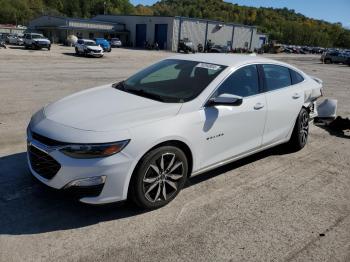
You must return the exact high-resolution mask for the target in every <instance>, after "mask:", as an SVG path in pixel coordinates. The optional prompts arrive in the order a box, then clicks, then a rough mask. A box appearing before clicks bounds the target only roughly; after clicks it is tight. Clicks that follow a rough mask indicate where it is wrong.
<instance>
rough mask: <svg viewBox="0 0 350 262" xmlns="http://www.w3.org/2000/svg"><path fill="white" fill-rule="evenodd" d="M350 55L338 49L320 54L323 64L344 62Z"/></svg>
mask: <svg viewBox="0 0 350 262" xmlns="http://www.w3.org/2000/svg"><path fill="white" fill-rule="evenodd" d="M349 57H350V56H349V55H348V54H346V53H341V52H339V51H331V52H326V53H323V54H322V56H321V61H322V62H324V63H325V64H332V63H335V64H339V63H343V64H344V63H345V62H346V61H347V60H348V58H349Z"/></svg>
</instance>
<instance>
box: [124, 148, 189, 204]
mask: <svg viewBox="0 0 350 262" xmlns="http://www.w3.org/2000/svg"><path fill="white" fill-rule="evenodd" d="M187 172H188V161H187V158H186V155H185V154H184V152H183V151H182V150H180V149H179V148H177V147H173V146H162V147H159V148H156V149H154V150H152V151H150V152H149V153H147V154H146V155H145V156H144V157H143V158H142V160H141V161H140V164H139V166H138V168H137V169H136V170H135V174H134V175H133V178H132V180H131V183H130V192H129V193H130V194H129V195H130V197H131V199H132V200H133V201H134V202H135V203H136V204H137V205H138V206H140V207H142V208H158V207H162V206H164V205H166V204H168V203H169V202H170V201H172V200H173V199H174V198H175V197H176V196H177V194H178V193H179V192H180V190H181V189H182V188H183V186H184V184H185V182H186V179H187Z"/></svg>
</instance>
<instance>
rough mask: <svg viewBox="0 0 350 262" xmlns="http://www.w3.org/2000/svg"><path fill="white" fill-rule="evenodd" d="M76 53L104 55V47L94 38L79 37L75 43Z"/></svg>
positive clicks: (95, 55)
mask: <svg viewBox="0 0 350 262" xmlns="http://www.w3.org/2000/svg"><path fill="white" fill-rule="evenodd" d="M75 53H76V54H77V55H85V56H94V57H102V56H103V48H102V47H101V46H99V45H98V44H96V42H95V41H93V40H88V39H78V41H77V43H76V44H75Z"/></svg>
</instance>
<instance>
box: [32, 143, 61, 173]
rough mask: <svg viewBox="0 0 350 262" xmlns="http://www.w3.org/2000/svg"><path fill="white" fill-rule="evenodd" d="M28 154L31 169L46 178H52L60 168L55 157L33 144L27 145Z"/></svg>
mask: <svg viewBox="0 0 350 262" xmlns="http://www.w3.org/2000/svg"><path fill="white" fill-rule="evenodd" d="M28 155H29V160H30V164H31V167H32V169H33V170H34V171H35V172H36V173H38V174H39V175H40V176H42V177H44V178H46V179H52V178H53V177H54V176H55V175H56V174H57V172H58V171H59V170H60V168H61V165H60V164H59V163H58V162H57V161H56V160H55V159H53V158H52V157H51V156H50V155H48V154H47V153H45V152H43V151H41V150H39V149H37V148H36V147H34V146H31V145H29V146H28Z"/></svg>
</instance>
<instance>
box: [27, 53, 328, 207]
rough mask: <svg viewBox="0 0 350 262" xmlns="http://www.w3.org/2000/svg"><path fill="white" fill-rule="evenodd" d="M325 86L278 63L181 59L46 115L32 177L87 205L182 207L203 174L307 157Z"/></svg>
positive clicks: (38, 122) (33, 145)
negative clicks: (189, 185)
mask: <svg viewBox="0 0 350 262" xmlns="http://www.w3.org/2000/svg"><path fill="white" fill-rule="evenodd" d="M321 91H322V81H321V80H319V79H317V78H313V77H310V76H308V75H307V74H305V73H303V72H302V71H300V70H299V69H297V68H295V67H293V66H291V65H288V64H285V63H282V62H278V61H274V60H269V59H265V58H260V57H254V56H244V55H228V54H215V55H214V54H196V55H179V56H175V57H173V58H169V59H165V60H163V61H160V62H158V63H156V64H154V65H151V66H150V67H147V68H146V69H144V70H141V71H140V72H138V73H136V74H135V75H133V76H131V77H130V78H128V79H126V80H125V81H121V82H118V83H114V84H110V85H105V86H101V87H97V88H92V89H88V90H85V91H82V92H79V93H76V94H73V95H70V96H68V97H66V98H63V99H61V100H59V101H57V102H55V103H52V104H50V105H48V106H45V107H44V108H43V109H41V110H39V111H38V112H37V113H36V114H35V115H34V116H33V117H32V119H31V121H30V123H29V125H28V129H27V136H28V163H29V168H30V170H31V173H32V174H33V175H34V176H35V177H36V178H37V179H39V180H40V181H41V182H42V183H44V184H46V185H48V186H50V187H53V188H56V189H71V190H81V189H83V192H84V194H83V195H81V197H80V201H81V202H84V203H89V204H104V203H110V202H116V201H122V200H126V199H128V198H130V199H132V200H133V201H134V202H135V203H136V204H137V205H139V206H141V207H143V208H157V207H161V206H164V205H166V204H167V203H169V202H170V201H171V200H173V199H174V198H175V197H176V195H177V194H178V193H179V191H180V190H181V189H182V188H183V186H184V184H185V182H186V179H187V178H188V177H189V176H190V175H191V174H200V173H203V172H207V171H209V170H211V169H214V168H216V167H219V166H222V165H225V164H227V163H229V162H232V161H235V160H237V159H240V158H243V157H246V156H248V155H251V154H254V153H256V152H258V151H262V150H265V149H267V148H270V147H273V146H276V145H279V144H283V143H286V144H288V145H289V146H290V147H292V148H294V149H295V150H299V149H302V148H303V147H304V146H305V144H306V142H307V139H308V135H309V119H310V116H314V115H315V113H316V112H315V110H314V108H315V107H314V105H315V101H316V99H317V98H318V97H320V96H321Z"/></svg>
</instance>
